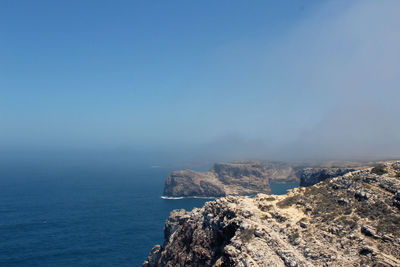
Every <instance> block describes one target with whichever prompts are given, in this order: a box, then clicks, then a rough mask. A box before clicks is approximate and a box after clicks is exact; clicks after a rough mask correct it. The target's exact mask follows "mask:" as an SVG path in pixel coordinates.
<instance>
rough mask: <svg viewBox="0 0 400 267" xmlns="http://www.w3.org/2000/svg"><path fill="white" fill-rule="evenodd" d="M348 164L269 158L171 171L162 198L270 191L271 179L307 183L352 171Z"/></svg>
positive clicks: (248, 193)
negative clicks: (320, 164) (315, 164)
mask: <svg viewBox="0 0 400 267" xmlns="http://www.w3.org/2000/svg"><path fill="white" fill-rule="evenodd" d="M354 170H355V169H354V168H349V167H335V168H333V167H307V166H304V165H300V164H294V163H291V164H289V163H284V162H271V161H242V162H234V163H216V164H214V166H213V167H212V168H211V169H210V170H209V171H208V172H198V171H194V170H190V169H185V170H180V171H174V172H172V173H171V174H170V175H169V176H168V178H167V179H166V181H165V187H164V193H163V195H164V196H165V197H193V196H196V197H222V196H227V195H242V196H252V195H256V194H258V193H265V194H269V193H270V191H271V189H270V184H271V183H272V182H299V183H300V185H301V186H310V185H313V184H316V183H318V182H320V181H323V180H325V179H328V178H332V177H336V176H339V175H343V174H345V173H347V172H350V171H354Z"/></svg>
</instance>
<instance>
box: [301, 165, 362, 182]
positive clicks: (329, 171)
mask: <svg viewBox="0 0 400 267" xmlns="http://www.w3.org/2000/svg"><path fill="white" fill-rule="evenodd" d="M352 171H355V169H353V168H304V169H300V170H298V171H297V173H296V175H297V176H298V177H299V179H300V186H312V185H315V184H316V183H319V182H321V181H324V180H326V179H330V178H333V177H337V176H341V175H344V174H346V173H348V172H352Z"/></svg>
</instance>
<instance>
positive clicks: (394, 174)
mask: <svg viewBox="0 0 400 267" xmlns="http://www.w3.org/2000/svg"><path fill="white" fill-rule="evenodd" d="M215 169H217V170H218V167H217V168H214V170H215ZM237 171H238V170H237ZM241 171H243V170H241ZM211 172H212V171H211ZM233 172H235V173H236V171H233ZM222 173H225V171H223V172H222ZM229 173H230V175H232V173H231V172H230V171H229ZM247 175H250V174H247ZM253 175H254V174H253ZM313 181H314V180H313ZM399 237H400V162H385V163H383V164H381V165H379V166H378V167H375V168H369V169H363V170H357V171H354V172H349V173H347V174H345V175H343V176H338V177H335V178H330V179H326V180H324V181H322V182H320V183H317V184H315V185H314V186H311V187H300V188H296V189H293V190H291V191H290V192H289V193H288V194H286V195H280V196H271V195H266V194H258V195H257V196H256V197H254V198H246V197H241V196H228V197H225V198H220V199H218V200H215V201H210V202H207V203H206V204H205V205H204V207H202V208H200V209H198V208H196V209H193V211H191V212H187V211H185V210H176V211H173V212H172V213H171V215H170V217H169V218H168V220H167V222H166V224H165V229H164V238H165V240H164V244H163V245H162V246H160V245H156V246H155V247H154V248H153V249H152V251H151V252H150V255H149V257H148V259H147V260H146V261H145V263H144V264H143V266H144V267H156V266H159V267H162V266H193V267H197V266H199V267H200V266H215V267H222V266H299V267H300V266H307V267H308V266H400V238H399Z"/></svg>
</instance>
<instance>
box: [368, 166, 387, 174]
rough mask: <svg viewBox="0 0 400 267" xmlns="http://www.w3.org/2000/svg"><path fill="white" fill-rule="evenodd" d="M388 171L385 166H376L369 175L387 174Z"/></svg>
mask: <svg viewBox="0 0 400 267" xmlns="http://www.w3.org/2000/svg"><path fill="white" fill-rule="evenodd" d="M387 172H388V171H387V170H386V167H385V165H378V166H376V167H374V168H372V170H371V173H374V174H377V175H382V174H385V173H387Z"/></svg>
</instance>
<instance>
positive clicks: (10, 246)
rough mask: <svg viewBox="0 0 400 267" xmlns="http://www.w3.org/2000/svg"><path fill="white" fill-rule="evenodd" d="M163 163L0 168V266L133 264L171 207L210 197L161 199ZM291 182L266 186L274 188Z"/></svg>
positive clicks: (158, 235) (157, 239) (155, 238)
mask: <svg viewBox="0 0 400 267" xmlns="http://www.w3.org/2000/svg"><path fill="white" fill-rule="evenodd" d="M170 171H172V169H171V168H163V167H162V166H151V165H150V164H149V165H146V164H143V166H127V167H121V166H107V165H105V166H104V165H102V166H99V165H98V164H95V165H94V166H91V164H81V165H80V166H74V167H71V166H69V165H68V164H65V166H63V165H60V164H58V165H57V166H53V165H51V164H49V165H46V163H42V165H41V164H36V165H35V166H25V165H24V166H23V167H20V166H18V164H5V165H4V164H3V165H1V166H0V266H141V264H142V263H143V261H144V260H145V259H146V257H147V256H148V253H149V251H150V250H151V248H152V247H153V246H154V245H156V244H162V242H163V227H164V222H165V220H166V218H167V217H168V215H169V213H170V212H171V211H172V210H174V209H186V210H191V209H193V208H194V207H201V206H203V205H204V203H205V202H206V201H210V200H212V199H199V198H184V199H163V198H161V196H162V192H163V186H164V181H165V178H166V177H167V176H168V174H169V172H170ZM296 186H297V184H296V183H280V184H272V186H271V188H272V193H274V194H282V193H285V192H286V190H287V189H290V188H293V187H296Z"/></svg>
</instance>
